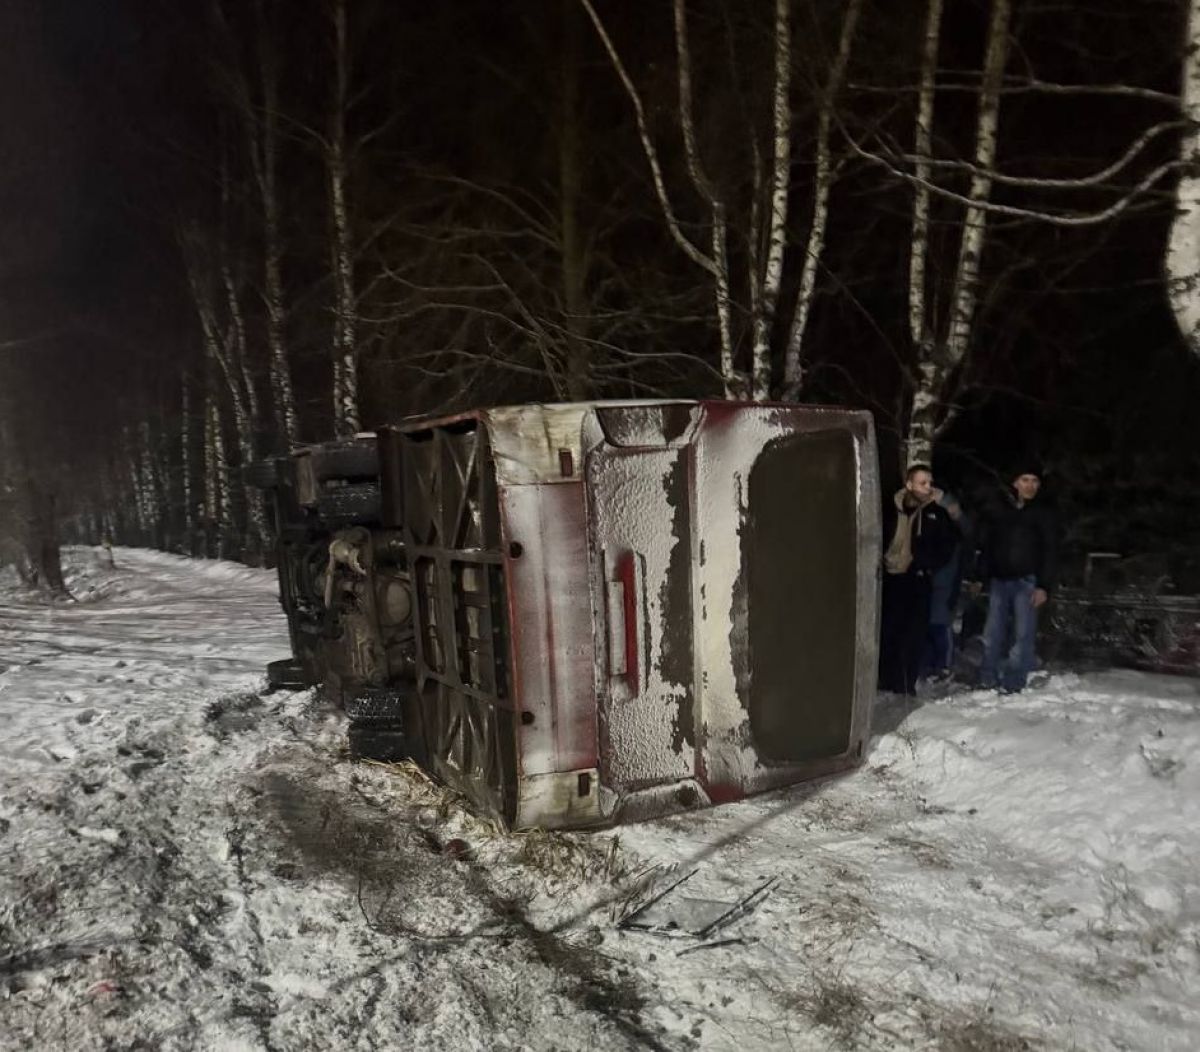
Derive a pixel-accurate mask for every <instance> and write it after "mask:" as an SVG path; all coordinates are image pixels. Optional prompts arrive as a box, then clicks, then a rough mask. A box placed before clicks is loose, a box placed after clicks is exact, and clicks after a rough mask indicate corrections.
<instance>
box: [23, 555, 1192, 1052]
mask: <svg viewBox="0 0 1200 1052" xmlns="http://www.w3.org/2000/svg"><path fill="white" fill-rule="evenodd" d="M68 563H69V578H70V581H69V583H70V587H71V589H72V591H73V593H74V595H75V597H76V601H74V602H62V603H54V604H48V603H45V602H42V601H40V600H38V599H36V598H34V597H31V596H29V595H27V594H24V593H21V592H20V591H19V590H18V589H17V587H16V585H15V582H14V580H13V579H12V578H11V577H8V576H3V575H0V727H2V728H3V736H2V738H0V761H2V764H0V853H2V858H3V866H2V867H0V1047H2V1048H5V1049H7V1048H13V1049H18V1048H19V1049H60V1048H61V1049H70V1050H83V1049H102V1048H104V1049H107V1048H121V1049H132V1048H142V1049H270V1050H285V1049H287V1050H290V1049H311V1048H329V1049H342V1048H346V1049H349V1048H363V1049H367V1048H389V1049H393V1048H394V1049H409V1048H411V1049H422V1050H424V1049H445V1050H455V1052H458V1050H465V1049H547V1050H549V1049H555V1050H559V1049H563V1050H565V1049H590V1048H595V1049H641V1048H654V1049H689V1048H703V1049H709V1048H711V1049H737V1050H738V1052H748V1050H752V1049H776V1048H779V1049H826V1048H835V1047H845V1048H864V1049H948V1050H964V1052H965V1050H984V1052H997V1050H1009V1049H1014V1050H1015V1049H1024V1048H1032V1049H1040V1048H1051V1049H1080V1050H1088V1052H1093V1050H1105V1049H1113V1050H1116V1049H1146V1050H1159V1049H1180V1050H1184V1049H1189V1050H1190V1049H1194V1048H1197V1047H1200V684H1198V683H1197V682H1196V681H1192V680H1185V679H1168V678H1163V677H1154V676H1149V675H1143V674H1137V673H1126V672H1109V673H1103V674H1096V675H1088V676H1084V677H1077V676H1073V675H1060V676H1055V677H1054V678H1052V679H1051V681H1050V683H1049V685H1048V686H1046V687H1045V688H1043V689H1040V690H1036V691H1032V692H1029V693H1027V694H1025V695H1022V696H1020V697H1009V698H998V697H996V696H994V695H990V694H985V693H976V694H960V695H956V696H953V697H950V698H944V699H940V700H930V701H928V702H927V703H925V704H923V705H921V706H919V707H914V706H909V705H906V704H905V703H902V702H895V701H888V700H886V699H885V700H883V701H881V703H880V706H879V708H878V711H877V713H876V728H877V734H876V738H875V741H874V744H873V748H872V751H871V753H870V756H869V758H868V760H867V762H866V763H865V764H864V766H863V767H862V769H861V770H859V771H857V772H855V773H854V774H851V775H849V776H845V777H842V778H838V779H833V780H830V781H828V782H824V783H821V784H818V785H813V786H807V787H800V788H797V789H794V790H790V791H787V792H781V793H774V794H770V795H768V796H765V797H762V798H759V799H757V800H753V801H749V802H745V803H741V804H736V805H729V806H726V807H722V808H718V809H716V810H713V811H708V812H702V813H696V814H689V815H681V816H677V817H674V818H671V819H667V820H663V821H656V822H650V823H646V824H644V825H640V826H636V827H629V828H625V829H621V830H616V831H610V832H606V833H601V834H593V835H582V834H580V835H566V836H563V835H548V834H529V835H524V836H521V835H518V836H501V835H499V834H498V833H497V832H496V831H494V830H492V829H489V828H488V827H487V826H486V825H485V824H484V823H482V822H480V821H478V820H476V819H473V818H471V817H470V816H469V815H465V814H464V813H462V812H461V811H460V810H459V809H458V808H457V807H455V805H454V801H453V800H452V799H451V798H450V797H448V796H447V795H446V794H445V793H443V792H441V791H439V790H437V789H436V788H435V787H432V786H431V785H429V784H428V783H427V782H426V781H425V780H423V779H422V778H421V777H420V776H419V775H417V774H416V773H414V772H412V771H409V770H404V769H396V768H385V767H382V766H378V765H364V764H351V763H350V762H349V761H348V759H347V758H346V755H345V751H344V749H343V747H342V738H341V735H342V726H341V723H340V719H339V717H338V716H337V714H336V713H333V712H330V711H329V710H328V709H326V708H325V707H324V706H323V705H322V704H321V702H320V701H319V700H318V699H317V698H316V697H314V696H313V694H311V693H308V692H306V693H302V694H271V695H265V694H263V693H262V688H263V687H264V678H263V675H262V668H263V666H264V664H265V663H266V662H267V661H268V660H271V659H274V658H276V657H282V656H285V654H286V636H285V630H284V622H283V618H282V616H281V614H280V612H279V608H278V605H277V602H276V600H275V583H274V578H273V575H271V574H269V573H265V572H261V571H254V570H248V569H245V568H242V567H237V566H232V565H229V564H223V563H211V562H196V561H189V560H185V559H180V558H176V557H173V556H168V555H161V554H156V553H150V552H144V551H132V550H122V549H118V550H117V552H116V565H115V567H112V568H110V567H109V566H108V565H107V563H106V560H105V558H104V556H103V555H102V554H100V553H97V552H94V551H92V550H89V549H76V550H72V551H70V552H69V553H68ZM456 841H457V842H456ZM693 871H694V875H692V876H691V877H690V879H688V880H687V881H686V882H685V883H684V884H681V885H680V886H679V887H678V888H677V889H676V890H675V892H673V893H671V894H669V895H668V896H666V897H665V898H664V899H662V900H661V901H660V902H659V903H658V904H657V905H656V906H654V907H653V910H654V911H657V913H658V914H659V916H660V917H663V916H668V915H672V914H673V915H676V916H678V917H680V918H683V919H684V920H685V921H686V919H687V916H688V915H689V911H690V916H693V917H695V916H699V915H700V914H706V915H708V916H715V915H717V914H718V913H719V912H720V909H721V907H719V906H714V905H713V903H714V902H727V903H736V902H737V901H738V900H739V899H741V898H742V897H743V896H745V895H747V894H748V893H750V892H751V891H753V890H754V889H755V888H758V887H760V886H761V885H762V884H763V883H764V882H766V881H769V880H772V878H774V883H773V884H771V885H770V886H769V887H768V888H767V889H766V890H765V894H763V895H762V896H760V897H759V898H758V899H756V900H754V901H753V902H752V903H751V906H752V907H753V908H750V909H748V910H747V911H746V912H745V913H744V914H743V915H741V916H736V917H735V918H734V919H733V920H732V921H731V922H730V923H727V924H726V925H725V926H723V927H721V928H720V929H719V930H718V931H715V932H714V933H713V934H712V935H711V936H709V937H708V938H706V939H704V940H701V941H697V940H696V939H695V938H693V937H691V936H689V935H686V934H683V933H682V932H676V933H675V934H674V935H672V934H669V933H652V932H645V931H638V930H628V929H622V928H620V927H618V924H617V921H618V920H619V919H620V918H622V917H627V916H628V914H629V912H630V910H631V909H632V908H633V907H634V906H636V905H637V904H638V903H639V902H641V901H644V900H645V899H646V898H648V897H649V896H650V895H652V894H653V893H654V892H655V891H656V890H658V889H661V888H663V887H665V886H666V885H667V884H668V883H669V882H670V881H671V880H673V879H677V878H678V877H681V876H685V875H687V874H690V873H693ZM705 900H708V901H705ZM649 915H650V914H649V913H648V914H647V916H649Z"/></svg>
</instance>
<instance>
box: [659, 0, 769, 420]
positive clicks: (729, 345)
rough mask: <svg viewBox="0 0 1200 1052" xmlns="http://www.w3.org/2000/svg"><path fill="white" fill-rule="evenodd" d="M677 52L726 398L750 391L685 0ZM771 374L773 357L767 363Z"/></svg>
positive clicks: (678, 17)
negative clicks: (703, 154)
mask: <svg viewBox="0 0 1200 1052" xmlns="http://www.w3.org/2000/svg"><path fill="white" fill-rule="evenodd" d="M673 8H674V13H675V53H676V59H677V66H678V74H679V125H680V129H681V130H682V132H683V149H684V156H685V157H686V158H687V170H688V176H689V178H690V179H691V181H692V185H693V186H694V187H695V188H696V192H697V193H698V194H699V195H700V196H701V197H702V198H703V199H704V201H705V202H706V203H707V204H708V210H709V225H710V232H711V233H710V245H711V255H710V257H709V258H710V260H711V262H712V274H713V294H714V301H715V306H716V313H717V331H718V333H719V335H720V340H721V375H722V377H724V379H725V397H726V398H745V397H746V395H747V394H748V393H749V392H748V391H747V390H746V385H745V382H744V380H743V378H742V377H740V376H739V375H738V372H737V369H736V368H735V366H734V361H733V323H732V318H731V316H730V315H731V307H732V300H731V298H730V285H729V232H728V220H727V218H726V210H725V203H724V202H723V201H722V200H721V199H720V197H719V196H718V195H717V192H716V189H715V188H714V186H713V184H712V182H711V181H710V180H709V178H708V175H707V173H706V172H705V170H704V165H703V163H702V162H701V159H700V147H699V144H698V143H697V142H696V122H695V119H694V117H693V113H692V55H691V48H690V46H689V44H688V29H687V7H686V2H685V0H674V5H673ZM761 368H765V369H766V370H767V374H768V376H769V375H770V360H769V358H768V360H767V362H766V364H765V366H763V367H761ZM759 369H760V366H759V365H758V362H757V359H755V362H754V365H753V367H752V375H757V373H758V371H759Z"/></svg>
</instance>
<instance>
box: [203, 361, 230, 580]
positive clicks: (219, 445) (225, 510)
mask: <svg viewBox="0 0 1200 1052" xmlns="http://www.w3.org/2000/svg"><path fill="white" fill-rule="evenodd" d="M214 369H215V363H212V362H211V361H210V364H209V381H208V384H207V388H208V390H207V394H206V397H205V407H204V525H205V532H206V535H207V536H206V544H205V554H206V555H209V556H213V555H215V556H216V557H217V558H218V559H220V558H223V557H224V556H225V549H226V537H227V534H228V517H229V481H228V477H227V473H226V461H225V435H224V432H223V429H222V423H221V401H220V396H219V394H218V390H217V382H216V376H215V374H214V372H213V370H214Z"/></svg>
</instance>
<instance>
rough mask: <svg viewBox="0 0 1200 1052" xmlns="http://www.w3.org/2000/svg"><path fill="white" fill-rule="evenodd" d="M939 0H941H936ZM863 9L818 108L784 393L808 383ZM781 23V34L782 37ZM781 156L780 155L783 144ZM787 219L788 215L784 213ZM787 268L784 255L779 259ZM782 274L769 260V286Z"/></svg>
mask: <svg viewBox="0 0 1200 1052" xmlns="http://www.w3.org/2000/svg"><path fill="white" fill-rule="evenodd" d="M935 2H937V3H940V2H941V0H935ZM861 12H862V0H849V2H848V3H847V5H846V10H845V13H844V14H843V15H842V28H841V35H840V37H839V38H838V49H837V54H836V55H835V56H834V60H833V65H832V66H831V68H830V70H829V77H828V79H827V80H826V82H825V90H824V91H823V92H822V95H821V99H820V108H819V110H818V114H817V141H816V147H815V150H816V158H815V160H816V166H815V167H816V171H815V173H814V175H813V205H812V221H811V223H810V225H809V228H808V240H807V243H806V244H805V247H804V262H803V265H802V269H801V272H800V287H799V289H798V290H797V292H796V304H795V310H794V312H793V314H792V324H791V327H790V328H789V330H788V337H787V347H786V349H785V351H784V366H783V396H784V398H789V399H791V398H796V397H797V396H798V395H799V394H800V392H801V391H802V390H803V387H804V335H805V333H806V332H807V330H808V318H809V314H810V313H811V311H812V302H813V294H814V293H815V291H816V287H817V269H818V267H819V266H820V265H821V258H822V255H823V254H824V251H825V230H826V228H827V226H828V222H829V195H830V192H831V191H832V190H833V184H834V181H835V179H836V178H837V169H836V167H835V165H834V163H833V151H832V144H831V138H832V131H833V124H834V113H835V107H836V105H837V98H838V94H839V92H840V91H841V89H842V85H843V83H844V82H845V79H846V67H847V65H848V64H849V62H850V51H851V48H852V46H853V43H854V34H855V31H856V30H857V28H858V19H859V14H860V13H861ZM778 34H779V31H778V29H777V30H776V38H777V42H778ZM783 79H784V78H781V77H780V75H779V73H778V72H776V77H775V83H776V99H775V105H776V107H778V106H779V105H780V104H781V101H782V102H784V103H786V99H785V98H783V99H781V96H780V92H779V88H778V85H779V84H780V82H781V80H783ZM779 123H780V122H779V118H778V117H777V118H776V135H777V137H778V134H779ZM776 149H777V154H776V156H777V157H778V147H777V148H776ZM784 219H785V221H786V216H785V217H784ZM780 270H782V259H781V260H780ZM779 280H780V276H779V275H778V274H772V271H771V268H770V266H769V265H768V271H767V277H766V280H765V281H764V287H766V288H771V287H772V281H773V282H774V284H773V288H774V290H776V291H777V290H778V288H779Z"/></svg>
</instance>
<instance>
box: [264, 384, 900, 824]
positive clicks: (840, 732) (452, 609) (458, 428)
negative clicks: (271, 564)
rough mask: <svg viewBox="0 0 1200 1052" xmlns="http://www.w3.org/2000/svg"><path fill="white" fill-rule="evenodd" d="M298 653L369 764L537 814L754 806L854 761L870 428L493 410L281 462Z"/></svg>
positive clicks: (765, 415) (517, 813)
mask: <svg viewBox="0 0 1200 1052" xmlns="http://www.w3.org/2000/svg"><path fill="white" fill-rule="evenodd" d="M254 470H255V473H256V477H255V481H257V482H258V483H259V484H260V485H262V486H264V487H265V488H267V489H269V490H271V492H272V493H273V497H274V499H273V504H274V509H275V522H276V527H277V539H278V555H279V575H280V590H281V601H282V603H283V605H284V608H285V610H286V611H287V613H288V622H289V631H290V635H291V643H292V649H293V655H294V657H293V660H292V662H290V663H277V665H276V667H275V668H274V669H272V674H273V679H274V681H275V682H277V683H279V684H281V685H301V684H305V683H321V684H322V685H323V688H324V689H325V691H326V692H327V693H328V694H329V695H330V696H331V697H333V698H334V699H335V700H336V701H337V702H338V703H339V704H340V705H341V706H342V707H344V709H345V711H346V714H347V716H348V717H349V720H350V742H351V749H352V751H353V752H355V753H357V754H358V755H362V756H375V757H378V758H382V759H394V758H398V757H400V756H408V757H411V758H412V759H413V760H415V761H416V762H417V763H419V764H420V765H421V766H422V767H423V768H425V769H426V770H428V771H429V772H430V773H431V774H433V775H434V776H435V777H437V778H438V779H440V780H441V781H443V782H445V783H447V784H448V785H450V786H452V787H454V788H455V789H457V790H459V791H460V792H462V793H463V794H464V795H465V796H466V797H467V798H468V799H469V800H470V801H471V802H472V804H473V806H475V807H476V808H478V809H479V810H480V811H482V812H484V813H487V814H489V815H491V816H493V817H495V818H497V819H499V820H500V821H502V822H503V823H505V824H506V825H508V826H509V827H512V828H528V827H534V826H540V827H546V828H562V827H583V826H590V825H598V824H605V823H612V822H618V821H628V820H634V819H638V818H643V817H648V816H651V815H656V814H663V813H666V812H669V811H675V810H680V809H684V808H691V807H698V806H704V805H708V804H715V803H721V802H725V801H730V800H736V799H739V798H741V797H743V796H746V795H748V794H751V793H756V792H761V791H763V790H767V789H771V788H775V787H778V786H783V785H788V784H791V783H794V782H798V781H802V780H804V779H809V778H814V777H818V776H821V775H825V774H829V773H832V772H835V771H838V770H842V769H845V768H847V767H850V766H853V765H854V764H855V763H856V762H858V760H859V759H860V758H861V757H862V755H863V751H864V748H865V746H866V742H867V738H868V734H869V721H870V711H871V704H872V699H873V697H874V691H875V672H876V652H877V650H876V648H877V626H876V617H877V615H876V604H877V576H876V575H877V567H878V564H879V526H878V521H879V503H878V502H879V497H878V482H877V468H876V453H875V443H874V432H873V429H872V424H871V419H870V416H869V415H868V414H866V413H861V412H852V411H846V410H840V409H827V408H819V407H805V406H791V405H755V404H746V403H733V402H595V403H578V404H563V405H522V406H514V407H504V408H492V409H480V410H477V411H473V412H468V413H463V414H459V415H456V416H453V417H447V418H443V419H435V420H426V421H421V422H419V423H412V424H406V425H404V426H400V427H395V428H384V429H381V430H380V431H378V432H377V433H374V434H372V435H363V436H358V437H357V438H356V439H354V440H352V441H346V442H339V443H328V444H325V445H321V446H313V447H309V448H306V449H301V450H299V451H297V452H296V453H294V454H293V455H292V456H290V457H285V458H278V459H276V460H274V461H269V462H264V463H262V464H259V465H256V466H255V469H254Z"/></svg>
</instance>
